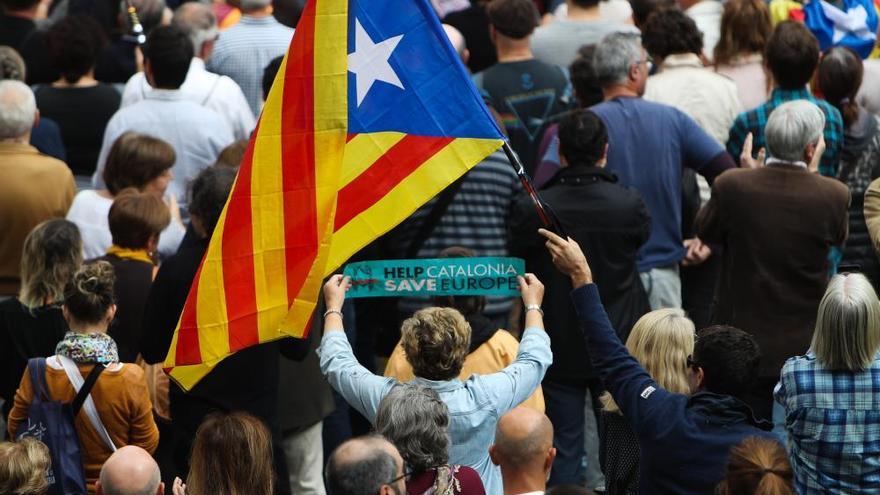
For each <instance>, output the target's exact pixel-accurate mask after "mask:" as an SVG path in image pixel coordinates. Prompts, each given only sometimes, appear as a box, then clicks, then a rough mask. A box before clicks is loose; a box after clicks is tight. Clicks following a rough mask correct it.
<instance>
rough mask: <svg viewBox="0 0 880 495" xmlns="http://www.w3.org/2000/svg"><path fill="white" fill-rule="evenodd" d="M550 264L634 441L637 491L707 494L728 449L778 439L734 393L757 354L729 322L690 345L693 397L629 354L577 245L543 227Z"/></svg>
mask: <svg viewBox="0 0 880 495" xmlns="http://www.w3.org/2000/svg"><path fill="white" fill-rule="evenodd" d="M539 232H540V233H541V235H543V236H544V237H546V238H547V243H546V245H547V248H548V249H549V250H550V255H551V258H552V259H553V263H554V264H555V265H556V267H557V268H558V269H559V270H560V271H562V272H563V273H565V274H566V275H568V276H569V277H571V282H572V287H574V290H573V291H572V293H571V298H572V302H573V304H574V307H575V309H576V310H577V313H578V317H579V319H580V322H581V326H582V328H583V331H584V342H585V344H586V346H587V350H588V352H589V353H590V359H591V360H592V362H593V366H594V367H595V369H596V370H597V371H598V372H599V376H600V377H601V378H602V382H603V383H604V385H605V388H607V389H608V391H609V392H610V393H611V396H612V397H614V400H615V401H616V402H617V404H618V405H619V406H620V410H621V412H622V413H623V415H624V416H625V417H626V419H627V420H628V421H629V424H630V426H632V428H633V431H635V433H636V436H637V437H638V439H639V447H640V449H641V455H640V476H641V481H640V487H641V490H640V491H641V493H650V494H655V493H658V494H660V493H662V494H666V493H669V494H677V495H685V494H701V495H710V494H713V493H714V492H715V486H716V485H717V484H718V483H719V482H720V481H721V480H722V478H723V477H724V470H725V467H726V465H727V458H728V455H729V452H730V448H731V447H733V446H735V445H737V444H739V443H740V442H742V441H743V440H744V439H745V438H747V437H750V436H761V437H768V438H773V439H776V437H775V436H774V435H773V434H772V433H770V432H769V430H770V428H771V425H770V424H769V423H767V422H762V421H758V420H756V419H755V417H754V415H753V414H752V411H751V409H749V407H748V406H747V405H746V404H745V403H744V402H742V401H741V400H740V399H739V398H737V395H740V394H741V393H743V392H744V391H746V390H748V386H749V384H750V382H752V381H753V380H754V378H755V375H756V373H757V369H758V361H759V359H760V355H759V351H758V346H757V343H756V342H755V340H754V338H753V337H751V336H750V335H749V334H748V333H746V332H744V331H742V330H739V329H736V328H733V327H711V328H709V329H706V331H704V332H702V333H701V335H700V338H699V339H698V340H697V342H696V344H695V346H694V356H693V358H692V364H691V390H692V391H693V393H692V395H690V396H686V395H680V394H673V393H670V392H667V391H666V390H664V389H663V388H662V387H660V385H659V384H657V382H655V381H654V379H653V378H651V376H650V375H649V374H648V372H647V371H645V369H644V368H643V367H642V366H641V365H640V364H639V363H638V361H636V359H635V358H633V357H632V356H631V355H630V354H629V352H628V351H627V350H626V347H624V345H623V343H621V341H620V339H619V338H618V336H617V333H616V332H615V331H614V329H613V328H612V327H611V323H610V322H609V321H608V316H607V315H606V314H605V309H604V308H603V307H602V301H601V300H600V298H599V291H598V289H597V288H596V285H595V284H593V276H592V273H591V271H590V267H589V265H588V264H587V260H586V258H585V257H584V254H583V252H582V251H581V248H580V246H578V244H577V243H576V242H575V241H573V240H571V239H570V238H569V239H567V240H566V239H563V238H561V237H559V236H557V235H555V234H553V233H552V232H549V231H546V230H543V229H541V230H540V231H539Z"/></svg>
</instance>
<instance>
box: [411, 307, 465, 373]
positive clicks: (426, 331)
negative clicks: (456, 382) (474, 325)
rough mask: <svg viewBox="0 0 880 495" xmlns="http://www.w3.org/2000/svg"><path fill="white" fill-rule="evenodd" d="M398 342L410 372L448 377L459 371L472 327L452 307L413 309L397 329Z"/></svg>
mask: <svg viewBox="0 0 880 495" xmlns="http://www.w3.org/2000/svg"><path fill="white" fill-rule="evenodd" d="M400 334H401V337H400V344H401V346H402V347H403V352H404V355H405V356H406V360H407V362H409V364H410V365H412V367H413V373H414V374H415V375H416V376H418V377H421V378H426V379H428V380H438V381H442V380H451V379H453V378H455V377H457V376H458V374H459V373H461V367H462V366H463V365H464V359H465V358H466V357H467V355H468V350H469V348H470V344H471V326H470V325H469V324H468V322H467V321H466V320H465V319H464V316H462V315H461V313H459V312H458V311H457V310H455V309H452V308H426V309H422V310H420V311H416V313H415V314H414V315H412V317H411V318H408V319H407V320H406V321H404V322H403V325H402V326H401V328H400Z"/></svg>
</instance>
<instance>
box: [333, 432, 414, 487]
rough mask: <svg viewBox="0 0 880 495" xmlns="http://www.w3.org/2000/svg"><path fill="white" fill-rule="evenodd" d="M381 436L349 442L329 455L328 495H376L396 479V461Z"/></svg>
mask: <svg viewBox="0 0 880 495" xmlns="http://www.w3.org/2000/svg"><path fill="white" fill-rule="evenodd" d="M383 443H385V444H387V443H388V441H387V440H385V439H383V438H381V437H378V436H368V437H359V438H353V439H351V440H348V441H347V442H345V443H343V444H342V445H340V446H339V447H337V448H336V450H334V451H333V453H332V454H330V458H329V459H328V460H327V466H326V467H325V468H324V479H325V485H326V489H327V494H328V495H375V494H376V493H378V492H379V489H380V488H382V486H383V485H387V484H389V483H390V482H391V480H393V479H394V478H396V477H397V461H395V460H394V457H392V456H391V454H389V453H388V452H387V451H386V450H385V449H383V448H382V444H383Z"/></svg>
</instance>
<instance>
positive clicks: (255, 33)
mask: <svg viewBox="0 0 880 495" xmlns="http://www.w3.org/2000/svg"><path fill="white" fill-rule="evenodd" d="M240 2H241V6H240V8H241V13H242V17H241V21H239V22H238V24H236V25H235V26H232V27H231V28H229V29H227V30H226V31H223V33H221V34H220V37H219V38H218V39H217V43H216V44H215V45H214V53H213V54H212V55H211V58H209V59H208V70H210V71H211V72H216V73H217V74H223V75H226V76H229V77H231V78H232V80H233V81H235V82H236V83H238V85H239V86H240V87H241V90H242V91H243V92H244V96H245V98H247V101H248V105H250V107H251V111H252V112H253V113H254V115H259V114H260V110H261V108H262V101H263V85H262V75H263V69H264V68H265V67H266V66H267V65H269V62H271V61H272V59H273V58H275V57H277V56H279V55H284V54H285V53H286V52H287V47H288V46H289V45H290V40H291V39H293V29H291V28H289V27H287V26H285V25H283V24H281V23H280V22H278V21H277V20H276V19H275V18H274V17H273V16H272V0H240Z"/></svg>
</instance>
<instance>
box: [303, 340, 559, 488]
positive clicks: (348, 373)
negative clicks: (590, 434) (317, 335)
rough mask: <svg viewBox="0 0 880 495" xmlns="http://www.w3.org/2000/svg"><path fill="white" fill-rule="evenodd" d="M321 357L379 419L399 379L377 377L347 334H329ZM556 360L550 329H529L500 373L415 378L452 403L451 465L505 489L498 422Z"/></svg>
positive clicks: (343, 391)
mask: <svg viewBox="0 0 880 495" xmlns="http://www.w3.org/2000/svg"><path fill="white" fill-rule="evenodd" d="M318 355H319V356H320V358H321V371H322V372H323V373H324V375H325V376H326V377H327V380H328V381H329V382H330V385H332V386H333V388H334V389H336V391H337V392H339V394H340V395H342V396H343V397H344V398H345V400H346V401H347V402H348V403H349V404H351V406H352V407H354V408H355V409H357V410H358V411H359V412H360V413H361V414H363V415H364V416H365V417H366V418H367V420H369V421H370V423H375V420H376V411H377V410H378V409H379V402H380V401H381V400H382V398H383V397H384V396H385V394H387V393H388V392H389V391H390V390H391V389H392V388H393V387H394V386H395V385H397V384H398V382H397V381H396V380H395V379H393V378H389V377H382V376H376V375H374V374H372V373H370V371H369V370H367V369H366V368H364V367H363V366H361V365H360V364H359V363H358V362H357V360H356V359H355V357H354V354H353V353H352V350H351V345H350V344H349V343H348V340H347V339H346V337H345V333H344V332H339V331H330V332H326V333H325V334H324V338H323V339H322V341H321V347H320V349H318ZM552 361H553V357H552V354H551V353H550V338H549V337H548V336H547V333H546V332H544V331H543V330H540V329H535V328H529V329H526V331H525V333H523V338H522V341H521V342H520V345H519V352H518V353H517V355H516V361H514V362H513V363H512V364H511V365H510V366H508V367H506V368H504V369H503V370H501V371H499V372H498V373H493V374H491V375H472V376H471V377H470V378H468V379H467V380H466V381H461V380H458V379H455V380H448V381H433V380H426V379H424V378H418V377H417V378H416V379H415V380H414V381H413V383H417V384H419V385H423V386H426V387H430V388H432V389H434V390H436V391H437V393H438V394H439V395H440V398H441V399H443V402H445V403H446V406H447V407H448V408H449V416H450V418H449V419H450V423H449V436H450V438H451V440H452V441H451V448H450V452H449V463H450V464H460V465H462V466H469V467H472V468H473V469H475V470H476V471H477V472H478V473H479V474H480V478H481V479H482V480H483V484H484V485H485V487H486V493H487V494H488V495H500V494H501V493H502V492H503V489H502V486H501V471H500V470H499V469H498V467H497V466H495V465H493V464H492V461H491V460H490V459H489V446H490V445H492V442H493V441H494V439H495V425H496V423H497V422H498V419H499V418H500V417H501V416H502V415H503V414H504V413H506V412H507V411H509V410H510V409H513V408H514V407H516V406H517V405H519V404H520V403H521V402H522V401H524V400H525V399H526V398H528V397H529V396H530V395H532V393H533V392H534V391H535V389H536V388H537V387H538V385H540V383H541V380H542V379H543V378H544V373H545V372H546V371H547V368H548V367H549V366H550V364H551V363H552Z"/></svg>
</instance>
